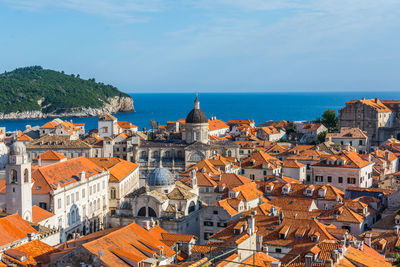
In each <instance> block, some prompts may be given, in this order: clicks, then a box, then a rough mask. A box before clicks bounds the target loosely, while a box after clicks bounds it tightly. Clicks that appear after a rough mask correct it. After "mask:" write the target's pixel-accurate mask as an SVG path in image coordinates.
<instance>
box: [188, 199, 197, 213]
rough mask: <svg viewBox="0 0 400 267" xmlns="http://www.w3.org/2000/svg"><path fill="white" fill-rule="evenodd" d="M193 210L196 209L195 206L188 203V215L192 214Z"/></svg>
mask: <svg viewBox="0 0 400 267" xmlns="http://www.w3.org/2000/svg"><path fill="white" fill-rule="evenodd" d="M195 209H196V204H194V202H193V201H192V202H190V205H189V213H192V212H193V211H195Z"/></svg>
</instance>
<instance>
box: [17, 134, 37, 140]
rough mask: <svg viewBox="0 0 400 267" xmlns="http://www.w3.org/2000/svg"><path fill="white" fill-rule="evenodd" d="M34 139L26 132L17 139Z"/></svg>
mask: <svg viewBox="0 0 400 267" xmlns="http://www.w3.org/2000/svg"><path fill="white" fill-rule="evenodd" d="M32 140H33V139H32V138H31V137H30V136H28V135H26V134H23V135H21V136H20V137H18V139H17V141H32Z"/></svg>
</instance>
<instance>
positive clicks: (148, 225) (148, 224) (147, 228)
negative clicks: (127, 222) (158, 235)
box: [143, 220, 150, 231]
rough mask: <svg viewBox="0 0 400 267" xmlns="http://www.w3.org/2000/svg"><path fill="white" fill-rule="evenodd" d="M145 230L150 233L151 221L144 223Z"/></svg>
mask: <svg viewBox="0 0 400 267" xmlns="http://www.w3.org/2000/svg"><path fill="white" fill-rule="evenodd" d="M143 228H144V229H146V230H147V231H150V221H149V220H146V221H144V222H143Z"/></svg>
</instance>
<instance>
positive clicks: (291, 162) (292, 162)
mask: <svg viewBox="0 0 400 267" xmlns="http://www.w3.org/2000/svg"><path fill="white" fill-rule="evenodd" d="M304 166H305V165H304V164H302V163H300V162H298V161H297V160H294V159H286V160H284V161H283V167H286V168H301V167H304Z"/></svg>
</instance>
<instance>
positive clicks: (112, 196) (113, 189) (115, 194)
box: [110, 187, 117, 199]
mask: <svg viewBox="0 0 400 267" xmlns="http://www.w3.org/2000/svg"><path fill="white" fill-rule="evenodd" d="M110 195H111V199H116V198H117V190H115V188H114V187H111V193H110Z"/></svg>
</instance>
